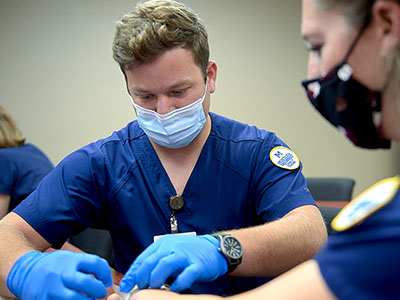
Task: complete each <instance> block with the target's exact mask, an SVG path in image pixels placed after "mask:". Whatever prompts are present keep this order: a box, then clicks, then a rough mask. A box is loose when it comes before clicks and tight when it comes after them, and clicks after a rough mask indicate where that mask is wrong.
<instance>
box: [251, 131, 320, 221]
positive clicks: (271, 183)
mask: <svg viewBox="0 0 400 300" xmlns="http://www.w3.org/2000/svg"><path fill="white" fill-rule="evenodd" d="M276 147H284V148H286V149H288V150H289V151H291V150H290V149H289V147H288V146H287V145H286V144H285V143H284V142H283V141H282V140H280V139H279V138H278V137H276V136H275V135H271V136H269V137H267V138H266V139H265V140H264V143H263V144H262V146H261V148H260V151H259V154H258V157H257V165H256V171H255V180H254V182H255V184H256V186H255V190H256V199H257V203H256V209H257V214H258V215H260V216H261V217H262V218H263V220H264V221H265V222H267V221H272V220H275V219H278V218H281V217H283V216H284V215H285V214H287V213H288V212H290V211H291V210H293V209H295V208H297V207H299V206H302V205H316V204H315V201H314V199H313V198H312V196H311V194H310V192H309V191H308V189H307V185H306V180H305V177H304V176H303V174H302V172H301V171H302V164H301V162H299V163H298V167H297V168H295V169H293V170H291V169H287V168H285V167H280V166H278V165H276V164H274V163H273V162H272V161H271V159H270V154H271V151H272V150H273V149H276ZM291 153H293V154H294V152H291ZM296 158H297V155H296Z"/></svg>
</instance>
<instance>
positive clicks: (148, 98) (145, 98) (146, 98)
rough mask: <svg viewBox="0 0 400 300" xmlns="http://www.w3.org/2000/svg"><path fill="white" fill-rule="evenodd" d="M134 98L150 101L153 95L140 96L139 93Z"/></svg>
mask: <svg viewBox="0 0 400 300" xmlns="http://www.w3.org/2000/svg"><path fill="white" fill-rule="evenodd" d="M134 95H135V97H137V98H139V99H140V100H151V99H152V98H153V97H154V95H153V94H140V93H135V94H134Z"/></svg>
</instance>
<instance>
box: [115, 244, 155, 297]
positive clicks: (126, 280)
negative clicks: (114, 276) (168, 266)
mask: <svg viewBox="0 0 400 300" xmlns="http://www.w3.org/2000/svg"><path fill="white" fill-rule="evenodd" d="M156 249H157V245H156V244H155V243H153V244H151V245H150V246H148V247H147V248H146V249H145V250H144V251H143V252H142V253H141V254H140V255H139V256H138V257H136V259H135V261H134V262H133V263H132V264H131V266H130V267H129V269H128V271H127V272H126V273H125V275H124V277H123V278H122V279H121V281H120V283H119V289H120V291H121V292H124V293H129V291H130V290H132V289H133V287H134V286H135V285H136V284H137V283H136V278H137V277H136V271H137V269H138V268H139V267H140V265H141V264H142V261H143V260H145V259H146V258H147V257H148V256H149V255H151V254H153V252H155V250H156Z"/></svg>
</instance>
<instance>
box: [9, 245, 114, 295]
mask: <svg viewBox="0 0 400 300" xmlns="http://www.w3.org/2000/svg"><path fill="white" fill-rule="evenodd" d="M111 285H112V279H111V270H110V267H109V266H108V263H107V261H106V260H105V259H103V258H101V257H99V256H97V255H92V254H86V253H74V252H70V251H53V252H50V253H42V252H39V251H31V252H28V253H25V254H24V255H23V256H21V257H20V258H19V259H18V260H17V261H16V262H15V264H14V265H13V266H12V268H11V271H10V273H9V274H8V276H7V287H8V289H9V290H10V291H11V292H12V293H13V294H14V295H15V296H16V297H17V298H18V299H21V300H40V299H57V300H75V299H76V300H85V299H88V300H89V299H98V298H104V297H105V296H106V295H107V289H106V287H108V286H111Z"/></svg>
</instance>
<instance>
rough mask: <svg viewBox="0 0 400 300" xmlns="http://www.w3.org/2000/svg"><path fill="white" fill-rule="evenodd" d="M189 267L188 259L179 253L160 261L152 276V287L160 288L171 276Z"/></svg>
mask: <svg viewBox="0 0 400 300" xmlns="http://www.w3.org/2000/svg"><path fill="white" fill-rule="evenodd" d="M188 265H189V262H188V259H187V257H186V256H184V255H181V254H178V253H173V254H171V255H169V256H167V257H164V258H162V259H160V260H159V261H158V263H157V265H156V266H155V267H154V269H153V271H152V272H151V274H150V284H149V285H150V287H151V288H153V289H157V288H160V286H161V285H163V284H164V283H165V281H166V280H167V279H168V278H169V277H170V276H171V275H175V274H178V273H180V272H181V271H182V270H183V269H184V268H186V267H187V266H188Z"/></svg>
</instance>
